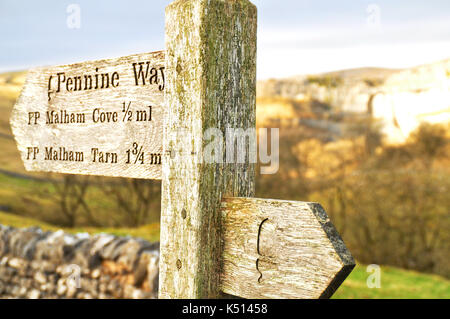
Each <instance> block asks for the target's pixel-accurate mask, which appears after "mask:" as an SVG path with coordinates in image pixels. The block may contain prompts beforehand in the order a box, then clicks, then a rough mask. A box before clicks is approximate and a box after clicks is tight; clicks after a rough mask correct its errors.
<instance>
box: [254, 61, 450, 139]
mask: <svg viewBox="0 0 450 319" xmlns="http://www.w3.org/2000/svg"><path fill="white" fill-rule="evenodd" d="M258 96H259V97H260V98H261V97H274V96H278V97H282V98H291V99H298V100H303V99H307V100H308V99H309V100H315V101H319V102H321V103H325V104H327V105H329V106H330V107H331V108H332V109H333V111H334V112H350V113H359V114H361V113H363V114H368V115H371V116H373V117H374V118H376V119H379V120H380V121H381V122H382V123H383V132H384V133H385V136H386V138H387V140H386V141H387V142H388V143H392V144H397V143H403V142H405V140H406V139H407V138H408V136H409V135H410V133H411V132H412V131H413V130H415V129H416V128H417V127H418V126H419V125H420V124H421V123H422V122H426V123H448V122H450V59H449V60H444V61H440V62H437V63H433V64H428V65H423V66H419V67H415V68H411V69H406V70H386V69H373V68H372V69H371V68H367V69H354V70H347V71H339V72H333V73H326V74H320V75H314V76H298V77H295V78H290V79H282V80H267V81H260V82H258Z"/></svg>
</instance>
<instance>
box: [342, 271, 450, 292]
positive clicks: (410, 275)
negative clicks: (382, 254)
mask: <svg viewBox="0 0 450 319" xmlns="http://www.w3.org/2000/svg"><path fill="white" fill-rule="evenodd" d="M369 275H371V274H370V273H367V272H366V266H363V265H358V266H356V268H355V269H354V270H353V272H352V273H351V274H350V276H349V277H348V278H347V280H346V281H345V282H344V284H343V285H342V286H341V287H340V288H339V289H338V291H337V292H336V293H335V295H334V296H333V298H335V299H450V280H447V279H444V278H442V277H439V276H436V275H428V274H422V273H418V272H414V271H408V270H403V269H398V268H394V267H386V266H382V267H381V288H372V289H370V288H368V287H367V284H366V281H367V278H368V276H369Z"/></svg>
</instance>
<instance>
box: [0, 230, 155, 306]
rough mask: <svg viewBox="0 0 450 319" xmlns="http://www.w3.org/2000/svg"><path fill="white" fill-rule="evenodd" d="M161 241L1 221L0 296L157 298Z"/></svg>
mask: <svg viewBox="0 0 450 319" xmlns="http://www.w3.org/2000/svg"><path fill="white" fill-rule="evenodd" d="M158 275H159V243H149V242H147V241H145V240H142V239H136V238H131V237H116V236H112V235H108V234H99V235H94V236H90V235H88V234H77V235H70V234H67V233H64V232H62V231H57V232H43V231H42V230H41V229H39V228H27V229H17V228H13V227H6V226H2V225H0V298H52V299H53V298H77V299H90V298H102V299H108V298H135V299H140V298H156V297H157V295H158V293H157V290H158Z"/></svg>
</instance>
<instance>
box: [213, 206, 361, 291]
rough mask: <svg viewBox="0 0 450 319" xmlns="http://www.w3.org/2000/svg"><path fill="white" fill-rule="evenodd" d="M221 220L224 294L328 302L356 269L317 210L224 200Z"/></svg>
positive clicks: (308, 207) (319, 209)
mask: <svg viewBox="0 0 450 319" xmlns="http://www.w3.org/2000/svg"><path fill="white" fill-rule="evenodd" d="M221 216H222V227H223V229H222V231H223V237H222V238H223V242H222V244H223V253H222V256H223V258H222V263H223V264H222V272H221V289H222V291H223V292H224V293H227V294H230V295H234V296H239V297H243V298H249V299H254V298H256V299H258V298H329V297H331V296H332V295H333V293H334V292H335V291H336V289H337V288H338V287H339V286H340V284H341V283H342V282H343V281H344V280H345V278H346V277H347V276H348V275H349V274H350V272H351V271H352V270H353V268H354V267H355V261H354V259H353V257H352V255H351V254H350V252H349V251H348V249H347V247H346V246H345V244H344V242H343V240H342V239H341V237H340V236H339V234H338V232H337V231H336V229H335V227H334V226H333V224H332V223H331V221H330V219H329V218H328V216H327V214H326V212H325V211H324V209H323V208H322V206H321V205H319V204H316V203H304V202H294V201H280V200H271V199H257V198H226V199H224V200H223V201H222V215H221Z"/></svg>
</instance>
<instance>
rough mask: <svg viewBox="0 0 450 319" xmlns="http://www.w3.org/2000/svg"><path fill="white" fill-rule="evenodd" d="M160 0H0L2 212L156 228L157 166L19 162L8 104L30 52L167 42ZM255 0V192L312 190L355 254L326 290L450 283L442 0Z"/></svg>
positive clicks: (425, 291)
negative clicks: (132, 171)
mask: <svg viewBox="0 0 450 319" xmlns="http://www.w3.org/2000/svg"><path fill="white" fill-rule="evenodd" d="M170 2H171V1H159V0H158V1H155V0H153V1H144V0H139V1H138V0H129V1H126V2H124V1H77V2H76V3H75V2H69V1H58V2H55V1H48V0H47V1H35V2H30V1H21V0H19V1H18V0H14V1H12V0H0V73H1V74H0V151H1V152H0V224H3V225H11V226H15V227H28V226H39V227H41V228H43V229H44V230H57V229H61V228H62V229H64V230H65V231H67V232H70V233H77V232H89V233H99V232H107V233H113V234H116V235H120V236H125V235H131V236H136V237H141V238H144V239H147V240H149V241H158V240H159V215H160V198H161V188H160V182H159V181H144V180H132V179H112V178H100V177H85V176H71V175H60V174H47V173H29V172H26V171H25V170H24V168H23V164H22V162H21V159H20V156H19V153H18V151H17V148H16V144H15V141H14V138H13V136H12V133H11V129H10V125H9V117H10V112H11V109H12V107H13V105H14V103H15V100H16V99H17V97H18V95H19V94H20V91H21V88H22V86H23V83H24V81H25V78H26V70H27V69H29V68H31V67H35V66H43V65H56V64H67V63H72V62H80V61H84V60H92V59H97V58H110V57H118V56H122V55H128V54H135V53H140V52H150V51H156V50H161V49H163V48H164V7H165V6H166V5H167V4H168V3H170ZM253 3H255V4H256V5H257V6H258V10H259V31H258V87H257V126H258V127H261V128H272V127H273V128H280V169H279V171H278V173H277V174H274V175H258V177H257V186H256V189H257V196H258V197H263V198H277V199H289V200H300V201H315V202H319V203H321V204H322V205H323V206H324V208H325V210H326V211H327V212H328V214H329V216H330V218H331V220H332V222H333V223H334V225H335V226H336V228H337V229H338V231H339V232H340V234H341V235H342V237H343V239H344V241H345V243H346V244H347V246H348V248H349V249H350V251H351V252H352V253H353V255H354V257H355V258H356V259H357V261H358V264H359V266H358V268H357V269H356V270H355V271H354V272H353V274H352V275H351V276H350V278H349V279H348V280H347V281H346V282H345V283H344V286H343V287H342V288H341V289H339V291H338V292H337V294H336V296H337V297H341V298H392V297H396V298H411V297H412V298H450V281H449V279H450V258H449V255H450V254H449V252H450V143H449V140H450V40H449V39H450V2H448V1H439V0H430V1H426V2H424V1H395V3H394V2H393V1H346V0H344V1H331V0H321V1H299V0H295V1H294V0H284V1H281V2H280V1H275V0H264V1H263V0H254V1H253ZM258 172H259V170H258ZM369 264H378V265H381V266H382V270H383V272H382V276H383V277H382V288H381V289H369V288H368V287H367V285H366V279H367V276H368V273H367V272H366V268H365V266H364V265H369Z"/></svg>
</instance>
